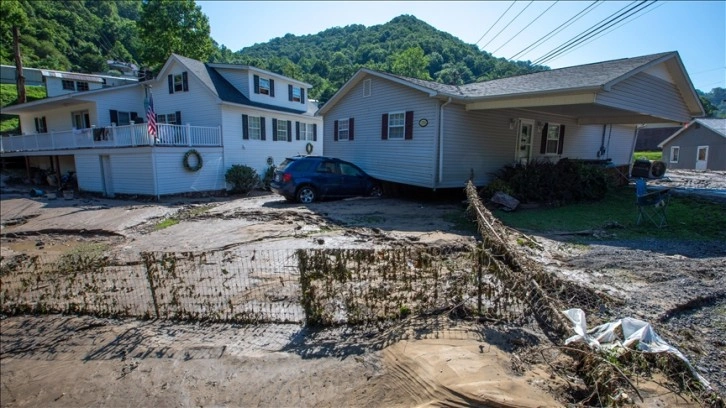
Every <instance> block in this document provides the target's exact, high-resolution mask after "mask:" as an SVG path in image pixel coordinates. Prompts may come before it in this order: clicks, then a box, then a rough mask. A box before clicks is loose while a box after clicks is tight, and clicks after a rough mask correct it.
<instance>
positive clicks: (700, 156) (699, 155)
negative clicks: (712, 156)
mask: <svg viewBox="0 0 726 408" xmlns="http://www.w3.org/2000/svg"><path fill="white" fill-rule="evenodd" d="M696 160H697V161H706V160H708V146H698V149H696Z"/></svg>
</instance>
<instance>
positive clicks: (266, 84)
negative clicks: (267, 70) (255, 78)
mask: <svg viewBox="0 0 726 408" xmlns="http://www.w3.org/2000/svg"><path fill="white" fill-rule="evenodd" d="M260 93H261V94H263V95H269V94H270V80H269V79H267V78H260Z"/></svg>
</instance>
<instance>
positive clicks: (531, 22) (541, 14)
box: [492, 0, 560, 54]
mask: <svg viewBox="0 0 726 408" xmlns="http://www.w3.org/2000/svg"><path fill="white" fill-rule="evenodd" d="M559 2H560V0H557V1H555V2H554V3H552V5H551V6H549V7H547V10H545V11H543V12H542V13H540V14H539V15H538V16H537V18H535V19H534V20H532V21H530V22H529V24H527V25H526V26H524V28H522V29H521V30H519V32H517V34H514V36H512V38H510V39H509V40H507V42H505V43H504V44H502V45H500V46H499V48H497V49H496V50H494V51H492V54H494V53H495V52H497V51H499V50H501V49H502V47H504V46H505V45H507V44H509V42H510V41H512V40H513V39H515V38H516V37H517V36H518V35H519V34H521V33H522V31H524V30H526V29H527V27H529V26H531V25H532V24H533V23H534V22H535V21H537V20H539V18H540V17H542V16H543V15H545V14H546V13H547V12H548V11H550V9H551V8H552V7H554V6H555V4H557V3H559Z"/></svg>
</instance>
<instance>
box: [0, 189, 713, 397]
mask: <svg viewBox="0 0 726 408" xmlns="http://www.w3.org/2000/svg"><path fill="white" fill-rule="evenodd" d="M717 176H719V177H721V178H723V179H724V180H723V181H726V177H724V175H717ZM719 177H716V178H715V179H713V181H711V184H710V186H707V187H706V188H712V189H714V190H718V189H719V188H721V189H726V182H725V183H724V186H723V187H719V186H720V185H719V184H718V183H720V182H721V181H722V180H721V178H719ZM670 186H671V187H672V185H670ZM699 186H702V184H699ZM699 188H702V187H699ZM27 191H28V190H27V189H25V188H24V187H22V186H3V190H2V202H1V205H2V213H1V221H2V231H1V232H2V236H1V238H0V239H1V241H0V243H1V244H2V245H1V246H0V254H1V255H2V256H4V257H8V256H12V255H14V254H19V253H26V254H41V255H43V256H53V255H58V254H64V253H68V252H73V251H75V252H83V251H102V252H104V253H114V254H138V253H139V252H141V251H175V252H180V251H206V252H220V251H243V250H249V249H257V250H260V249H269V250H275V249H295V248H339V247H345V248H370V247H391V246H407V245H430V246H437V245H440V246H443V245H474V244H475V243H476V239H477V238H476V232H475V228H473V227H472V225H471V222H470V221H468V219H467V218H466V216H465V215H464V212H463V211H464V205H463V204H462V199H463V196H458V195H456V196H455V197H452V198H451V199H442V198H441V197H439V198H438V199H419V200H403V199H393V198H382V199H370V198H362V199H352V200H343V201H331V202H323V203H315V204H312V205H309V206H302V205H296V204H289V203H287V202H285V200H284V199H281V198H279V197H277V196H274V195H271V194H266V193H259V194H257V195H255V196H249V197H241V198H240V197H231V198H213V197H208V198H196V199H189V198H184V199H182V198H174V199H164V200H162V201H161V202H154V201H133V200H108V199H100V198H93V197H77V198H74V199H70V200H66V199H56V200H48V199H45V198H31V197H29V195H28V193H27ZM724 211H725V213H726V209H725V210H724ZM722 216H723V215H722ZM531 238H532V239H534V241H535V242H537V243H538V245H532V246H531V248H529V249H527V251H529V256H530V257H531V258H532V259H534V260H535V261H537V262H538V263H539V264H541V265H543V266H544V267H545V268H546V269H547V270H550V271H552V272H554V273H557V274H559V275H561V276H565V277H567V279H570V280H572V281H575V282H578V283H580V284H582V285H585V286H587V287H591V288H594V289H596V290H598V291H600V292H602V293H603V294H605V295H607V296H608V297H609V298H610V299H612V301H611V302H607V303H606V304H603V305H602V307H600V308H599V314H598V316H596V317H597V319H599V320H601V321H607V320H609V319H617V318H621V317H626V316H630V317H636V318H639V319H643V320H646V321H649V322H651V323H652V324H654V326H655V328H656V330H657V331H658V333H659V334H660V335H661V336H662V337H663V338H664V339H665V340H666V341H668V342H669V343H670V344H672V345H674V346H676V347H678V348H679V349H680V350H681V351H682V352H683V353H684V354H685V355H686V356H687V357H688V358H689V359H690V360H691V362H692V363H693V364H694V366H695V367H697V370H698V371H699V372H700V373H701V374H702V375H703V376H704V377H705V378H707V379H708V380H709V381H711V383H712V385H713V387H714V388H715V389H716V390H719V391H720V392H721V393H722V394H723V393H724V392H725V391H726V376H725V375H724V372H726V364H725V363H724V362H725V361H726V343H724V341H723V334H724V333H726V292H724V288H726V285H725V283H726V282H724V280H725V278H724V271H726V244H724V243H722V242H712V243H707V244H704V243H689V242H679V241H678V240H677V239H673V240H669V241H667V242H664V241H638V242H624V241H605V240H600V239H595V238H593V239H592V242H585V243H583V241H582V240H580V243H578V244H573V243H569V242H566V241H563V240H562V239H561V237H546V236H532V237H531ZM555 238H557V239H555ZM1 324H2V326H1V328H2V332H1V339H0V347H1V349H0V374H1V377H2V385H1V387H2V388H1V389H0V405H1V406H7V407H14V406H87V405H97V406H140V405H158V406H171V405H175V406H210V405H212V406H275V407H280V406H418V405H436V404H445V405H446V404H448V405H486V406H492V405H493V406H533V407H534V406H557V405H565V404H566V403H567V402H568V401H572V400H574V399H576V398H577V397H580V398H584V397H585V396H578V395H577V394H576V393H574V392H573V391H572V387H573V384H570V382H572V381H574V380H573V379H572V378H569V379H568V378H567V377H566V376H564V375H562V372H560V371H554V370H555V369H559V368H561V367H562V366H564V365H566V362H565V361H557V360H555V359H554V358H553V360H548V359H547V356H548V354H547V353H546V352H544V351H541V352H535V351H536V350H546V349H547V348H551V346H552V345H551V344H549V343H548V340H547V339H546V337H544V336H543V335H542V334H541V333H540V332H539V331H538V330H537V328H536V327H511V326H507V325H502V324H497V323H496V322H491V323H488V324H482V323H477V322H473V321H468V320H460V319H451V318H449V317H448V316H447V315H445V314H444V315H440V316H428V317H409V318H407V319H404V320H401V321H397V322H390V323H387V324H385V325H379V326H377V327H338V328H331V329H326V330H319V331H318V330H312V329H309V328H306V327H303V326H301V325H295V324H287V325H283V324H259V325H235V324H202V323H198V324H192V323H175V322H170V321H163V320H162V321H153V320H152V321H141V320H132V319H124V320H119V319H112V318H100V317H91V316H62V315H47V316H3V318H2V321H1ZM575 385H576V384H575ZM639 386H640V387H641V393H642V395H643V397H644V401H645V402H642V403H641V401H640V400H639V399H636V401H637V402H638V403H641V404H642V405H646V406H673V405H683V406H685V405H689V404H691V403H692V402H689V400H688V397H687V396H686V397H683V396H680V395H677V394H674V393H671V392H669V391H668V390H667V389H664V388H662V387H660V386H659V385H658V384H657V383H656V382H647V381H645V379H644V380H643V382H642V383H641V384H639Z"/></svg>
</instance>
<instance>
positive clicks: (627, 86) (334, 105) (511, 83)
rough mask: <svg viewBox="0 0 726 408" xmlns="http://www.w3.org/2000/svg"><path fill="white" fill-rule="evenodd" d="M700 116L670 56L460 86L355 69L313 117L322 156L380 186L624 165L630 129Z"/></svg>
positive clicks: (434, 185) (455, 184)
mask: <svg viewBox="0 0 726 408" xmlns="http://www.w3.org/2000/svg"><path fill="white" fill-rule="evenodd" d="M703 114H704V111H703V107H702V106H701V103H700V101H699V98H698V96H697V95H696V91H695V89H694V88H693V85H692V83H691V80H690V78H689V77H688V74H687V72H686V70H685V68H684V66H683V62H682V61H681V58H680V56H679V55H678V53H677V52H666V53H660V54H653V55H645V56H639V57H633V58H623V59H618V60H612V61H604V62H599V63H593V64H586V65H579V66H574V67H568V68H561V69H553V70H547V71H541V72H537V73H532V74H527V75H520V76H514V77H509V78H503V79H496V80H490V81H485V82H478V83H470V84H465V85H445V84H440V83H436V82H431V81H424V80H420V79H415V78H408V77H403V76H399V75H393V74H389V73H385V72H379V71H374V70H370V69H366V68H363V69H360V70H359V71H358V72H356V73H355V74H354V75H353V77H352V78H351V79H350V80H348V82H346V83H345V85H343V87H342V88H341V89H340V90H339V91H338V92H337V93H336V94H335V95H333V97H332V98H331V99H330V100H329V101H328V102H327V103H326V104H325V105H324V106H323V107H321V109H320V110H319V112H318V115H319V116H322V117H323V118H324V128H325V134H324V141H325V153H326V155H328V156H334V157H339V158H341V159H345V160H349V161H352V162H354V163H356V164H357V165H359V166H360V167H361V168H363V169H364V170H365V171H366V172H368V173H369V174H371V175H372V176H374V177H377V178H379V179H381V180H384V181H389V182H394V183H401V184H406V185H412V186H419V187H424V188H430V189H438V188H459V187H463V186H464V185H465V184H466V182H467V181H468V180H469V179H472V180H473V182H474V183H475V184H476V185H479V186H482V185H486V184H487V183H488V182H490V181H491V180H492V177H493V173H494V172H496V171H497V170H499V169H500V168H502V167H503V166H506V165H510V164H514V163H521V164H524V165H526V164H528V163H532V162H535V161H542V160H547V161H558V160H561V159H563V158H569V159H572V160H583V161H588V162H597V163H602V164H604V165H608V166H612V167H618V168H620V169H621V171H622V172H623V173H624V174H627V172H628V170H629V169H628V166H630V165H631V162H632V155H633V147H634V142H635V136H636V133H637V128H638V127H639V126H642V125H643V124H654V123H657V124H671V125H675V126H680V125H681V124H682V123H686V122H689V121H690V120H691V119H692V118H693V117H700V116H703Z"/></svg>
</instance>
